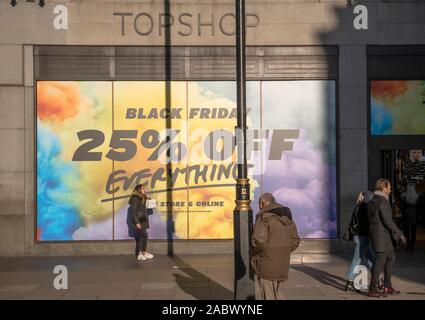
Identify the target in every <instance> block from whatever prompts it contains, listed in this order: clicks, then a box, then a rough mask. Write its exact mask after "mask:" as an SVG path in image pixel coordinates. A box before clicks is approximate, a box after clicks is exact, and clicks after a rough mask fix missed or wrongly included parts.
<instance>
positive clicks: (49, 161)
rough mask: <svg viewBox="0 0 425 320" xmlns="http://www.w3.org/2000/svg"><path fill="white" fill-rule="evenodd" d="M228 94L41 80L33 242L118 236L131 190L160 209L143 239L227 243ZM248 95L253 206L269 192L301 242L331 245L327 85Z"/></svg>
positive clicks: (201, 85)
mask: <svg viewBox="0 0 425 320" xmlns="http://www.w3.org/2000/svg"><path fill="white" fill-rule="evenodd" d="M235 92H236V90H235V83H234V82H230V81H220V82H219V81H199V82H196V81H192V82H186V81H174V82H170V83H165V82H162V81H115V82H87V81H80V82H56V81H39V82H38V83H37V179H38V180H37V230H38V234H37V239H38V240H40V241H59V240H120V239H128V238H129V228H128V225H129V223H131V222H129V214H128V196H129V194H131V191H132V189H133V188H134V186H135V185H136V184H138V183H143V184H145V185H146V189H147V191H148V193H149V194H150V195H151V196H152V197H153V198H155V199H156V200H157V203H158V207H157V209H156V210H155V211H154V214H153V215H151V216H150V229H149V237H150V238H151V239H170V238H173V239H230V238H232V237H233V221H232V216H233V209H234V205H235V204H234V193H235V188H234V183H235V177H236V152H235V148H234V146H233V142H234V139H233V134H234V130H235V125H236V96H235ZM247 98H248V126H249V127H250V128H252V129H256V130H257V131H261V130H262V132H263V133H266V131H267V134H265V135H264V137H266V138H265V140H264V141H263V142H264V148H263V149H261V152H252V153H250V154H249V155H248V159H249V164H250V170H249V177H250V182H251V199H252V200H253V202H252V207H253V209H254V210H255V211H257V210H258V197H259V195H260V194H261V192H272V193H273V194H274V195H275V196H276V198H277V200H278V201H279V202H281V203H282V204H284V205H287V206H289V207H291V209H292V211H293V215H294V218H295V220H296V221H297V223H298V228H299V230H300V233H301V235H302V236H303V237H306V238H334V237H335V236H336V209H335V208H336V197H335V193H336V189H335V188H336V177H335V86H334V82H332V81H296V82H292V81H283V82H274V81H271V82H258V81H257V82H248V84H247ZM283 102H284V103H283ZM257 131H256V133H255V134H254V135H255V137H257V138H258V136H262V134H257ZM269 131H270V132H269ZM285 139H286V140H285ZM260 144H261V143H259V142H258V145H260ZM255 145H257V143H256V144H255ZM229 146H230V148H228V147H229ZM257 151H258V150H257ZM303 168H304V169H303ZM308 175H310V178H311V181H309V180H308Z"/></svg>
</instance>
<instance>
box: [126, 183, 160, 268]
mask: <svg viewBox="0 0 425 320" xmlns="http://www.w3.org/2000/svg"><path fill="white" fill-rule="evenodd" d="M149 199H150V198H149V197H148V196H147V194H146V193H145V187H144V185H142V184H138V185H137V186H136V187H135V188H134V190H133V194H132V195H131V196H130V200H129V201H128V203H129V204H130V212H131V216H132V220H133V224H134V226H135V227H136V236H135V240H136V253H138V256H137V260H148V259H152V258H153V257H154V256H153V254H151V253H149V252H147V251H146V248H147V244H148V232H147V229H149V217H148V212H147V208H146V203H147V201H148V200H149Z"/></svg>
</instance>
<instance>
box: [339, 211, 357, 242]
mask: <svg viewBox="0 0 425 320" xmlns="http://www.w3.org/2000/svg"><path fill="white" fill-rule="evenodd" d="M358 209H359V206H358V205H357V206H356V207H355V208H354V211H353V214H352V215H351V221H350V223H349V225H348V227H347V229H345V232H344V234H343V235H342V239H343V240H345V241H353V236H354V235H356V234H357V231H356V230H357V227H358V223H357V221H356V220H357V219H356V217H355V215H356V213H357V210H358Z"/></svg>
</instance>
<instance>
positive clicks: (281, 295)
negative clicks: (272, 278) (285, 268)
mask: <svg viewBox="0 0 425 320" xmlns="http://www.w3.org/2000/svg"><path fill="white" fill-rule="evenodd" d="M284 284H285V281H278V282H277V292H276V298H277V300H286V296H285V294H284V292H283V287H284Z"/></svg>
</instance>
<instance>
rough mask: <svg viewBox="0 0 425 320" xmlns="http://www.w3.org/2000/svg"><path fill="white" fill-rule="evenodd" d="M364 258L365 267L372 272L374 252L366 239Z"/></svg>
mask: <svg viewBox="0 0 425 320" xmlns="http://www.w3.org/2000/svg"><path fill="white" fill-rule="evenodd" d="M366 257H367V266H368V267H369V269H370V270H372V266H373V264H374V263H375V259H376V255H375V252H374V251H373V250H372V247H371V246H370V243H369V239H368V246H367V252H366Z"/></svg>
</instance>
